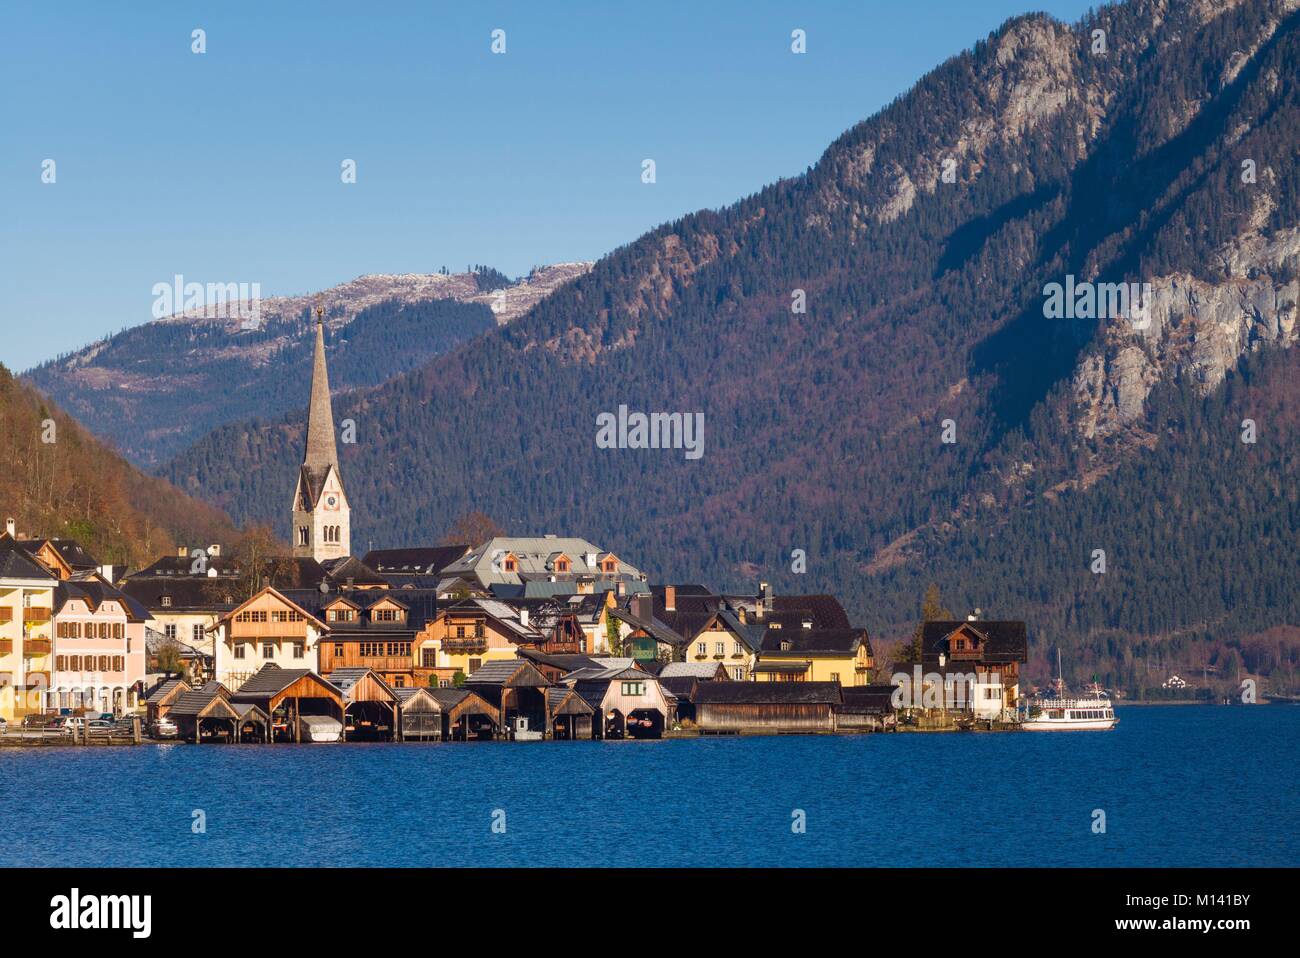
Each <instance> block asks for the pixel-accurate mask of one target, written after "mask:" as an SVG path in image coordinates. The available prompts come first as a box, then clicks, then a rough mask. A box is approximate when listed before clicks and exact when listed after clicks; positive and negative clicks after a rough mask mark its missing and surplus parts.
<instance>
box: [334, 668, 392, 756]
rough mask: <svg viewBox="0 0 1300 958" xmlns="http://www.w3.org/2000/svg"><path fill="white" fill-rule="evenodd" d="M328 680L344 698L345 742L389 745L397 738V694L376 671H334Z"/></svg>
mask: <svg viewBox="0 0 1300 958" xmlns="http://www.w3.org/2000/svg"><path fill="white" fill-rule="evenodd" d="M325 679H326V680H327V681H328V682H329V683H330V684H331V685H333V686H334V687H335V688H337V689H338V690H339V692H341V693H342V695H343V731H342V733H341V734H342V737H343V740H344V741H349V740H351V741H361V742H374V741H381V742H390V741H393V740H394V739H396V738H397V735H398V728H399V724H398V705H399V703H400V700H399V699H398V697H397V695H396V692H395V690H394V689H393V688H392V686H390V685H389V684H388V683H387V682H385V681H384V679H383V676H381V675H380V674H379V673H378V672H376V671H375V670H374V669H365V668H345V669H335V670H334V671H333V672H331V673H330V674H329V675H327V676H325Z"/></svg>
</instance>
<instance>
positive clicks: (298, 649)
mask: <svg viewBox="0 0 1300 958" xmlns="http://www.w3.org/2000/svg"><path fill="white" fill-rule="evenodd" d="M306 652H307V646H306V644H305V643H303V642H295V643H294V644H293V657H294V658H295V659H300V658H302V657H303V655H305V654H306Z"/></svg>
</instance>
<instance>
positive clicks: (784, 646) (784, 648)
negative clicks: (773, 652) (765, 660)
mask: <svg viewBox="0 0 1300 958" xmlns="http://www.w3.org/2000/svg"><path fill="white" fill-rule="evenodd" d="M781 651H782V652H789V651H790V643H789V642H782V643H781Z"/></svg>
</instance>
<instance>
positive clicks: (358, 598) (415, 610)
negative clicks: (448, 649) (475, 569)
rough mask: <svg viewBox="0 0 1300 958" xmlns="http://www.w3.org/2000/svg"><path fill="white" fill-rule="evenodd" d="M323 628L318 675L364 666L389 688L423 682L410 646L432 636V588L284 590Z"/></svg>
mask: <svg viewBox="0 0 1300 958" xmlns="http://www.w3.org/2000/svg"><path fill="white" fill-rule="evenodd" d="M287 594H288V595H289V596H290V598H292V599H293V600H294V601H296V602H298V603H299V604H300V605H302V606H303V607H304V608H308V609H310V610H311V611H312V612H313V614H314V615H316V617H317V618H319V619H321V620H322V621H323V622H324V623H325V624H326V625H327V626H328V627H329V634H328V636H326V637H325V638H324V639H322V641H321V643H320V645H319V650H320V655H319V660H320V668H319V670H320V673H321V674H322V675H329V674H331V673H333V672H334V671H335V670H336V669H343V668H367V669H373V670H374V671H375V672H377V673H378V674H379V675H380V676H381V677H382V678H383V680H384V681H385V682H387V683H388V685H389V686H390V687H392V688H394V689H399V688H404V687H406V686H418V685H422V684H428V683H427V681H421V680H420V679H419V678H418V676H417V672H416V668H415V663H416V655H417V653H416V649H417V648H418V647H419V646H420V645H421V644H422V643H424V642H426V641H428V640H430V639H432V638H433V634H434V633H433V632H432V627H433V622H434V620H435V618H436V616H437V593H436V592H435V591H434V590H432V589H400V590H391V591H388V590H378V589H360V588H357V589H341V590H339V591H338V592H335V593H327V594H322V593H320V592H319V591H318V592H316V593H315V594H312V593H310V592H306V591H304V592H302V593H299V592H293V593H287Z"/></svg>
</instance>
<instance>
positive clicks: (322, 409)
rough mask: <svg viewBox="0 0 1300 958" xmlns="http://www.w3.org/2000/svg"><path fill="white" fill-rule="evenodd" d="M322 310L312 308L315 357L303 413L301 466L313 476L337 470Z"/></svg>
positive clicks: (336, 449)
mask: <svg viewBox="0 0 1300 958" xmlns="http://www.w3.org/2000/svg"><path fill="white" fill-rule="evenodd" d="M324 315H325V310H324V309H322V308H321V307H319V306H317V307H316V359H315V363H314V364H313V366H312V371H311V406H310V409H309V411H308V415H307V452H306V455H304V456H303V465H304V466H306V467H307V468H308V469H310V470H311V471H312V472H313V473H315V474H316V475H317V476H323V475H324V474H325V470H326V469H327V468H328V467H329V466H333V467H334V471H335V473H337V472H338V471H339V452H338V446H336V445H335V443H334V407H333V405H332V403H331V402H330V376H329V370H328V369H327V368H326V366H325V324H324V320H323V317H324Z"/></svg>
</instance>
